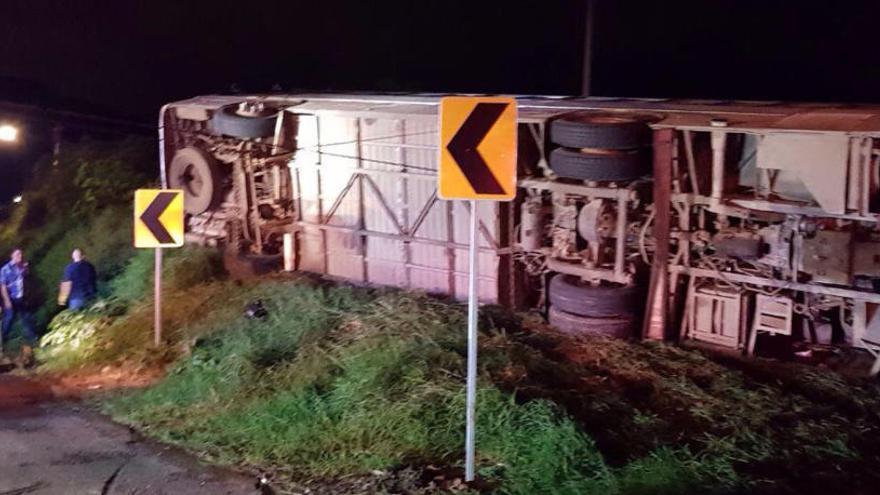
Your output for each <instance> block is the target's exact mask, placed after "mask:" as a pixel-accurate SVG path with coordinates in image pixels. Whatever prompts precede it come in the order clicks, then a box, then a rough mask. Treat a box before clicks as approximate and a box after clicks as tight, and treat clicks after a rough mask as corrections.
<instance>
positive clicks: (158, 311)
mask: <svg viewBox="0 0 880 495" xmlns="http://www.w3.org/2000/svg"><path fill="white" fill-rule="evenodd" d="M183 212H184V207H183V191H179V190H167V189H138V190H137V191H135V193H134V247H136V248H152V249H154V250H155V253H156V256H155V264H154V269H153V299H154V302H155V307H154V308H153V325H154V326H153V343H154V344H155V345H156V347H160V346H161V345H162V249H164V248H175V247H181V246H183V234H184V214H183Z"/></svg>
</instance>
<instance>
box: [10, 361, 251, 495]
mask: <svg viewBox="0 0 880 495" xmlns="http://www.w3.org/2000/svg"><path fill="white" fill-rule="evenodd" d="M94 385H96V383H91V384H89V385H86V387H85V390H88V389H89V386H94ZM102 386H103V385H102ZM53 389H55V391H57V392H61V394H62V395H64V396H66V397H67V398H68V399H69V398H70V396H71V395H73V393H74V391H75V389H76V387H74V386H73V385H72V384H71V383H67V384H63V383H61V384H59V383H58V382H55V383H53V382H51V381H50V382H45V381H38V380H34V379H30V378H27V377H21V376H14V375H10V374H0V459H3V462H0V494H2V495H13V494H15V495H24V494H38V495H54V494H58V495H62V494H63V495H69V494H102V495H104V494H119V495H122V494H125V495H134V494H150V495H154V494H155V495H160V494H169V495H171V494H183V493H186V494H196V495H197V494H204V495H209V494H210V495H217V494H251V493H260V491H258V490H257V488H256V486H255V478H251V477H249V476H244V475H241V474H236V473H232V472H228V471H225V470H221V469H217V468H213V467H209V466H205V465H203V464H200V463H199V462H198V461H197V460H196V459H194V458H193V457H192V456H189V455H186V454H184V453H182V452H180V451H178V450H177V449H173V448H170V447H166V446H161V445H158V444H155V443H153V442H149V441H146V440H144V439H143V438H141V437H140V436H139V435H137V434H136V433H134V432H132V431H130V430H129V429H128V428H126V427H123V426H120V425H117V424H115V423H113V422H111V421H109V420H108V419H106V418H105V417H103V416H100V415H98V414H97V413H95V412H92V411H89V410H88V409H86V408H83V407H82V406H81V405H80V404H77V403H76V402H71V401H69V400H67V401H59V400H58V396H57V394H56V392H53Z"/></svg>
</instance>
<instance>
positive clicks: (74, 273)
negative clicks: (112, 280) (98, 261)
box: [58, 248, 98, 311]
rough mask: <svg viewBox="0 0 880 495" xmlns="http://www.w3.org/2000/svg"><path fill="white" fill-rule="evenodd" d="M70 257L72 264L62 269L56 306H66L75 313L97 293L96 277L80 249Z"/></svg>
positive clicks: (93, 269)
mask: <svg viewBox="0 0 880 495" xmlns="http://www.w3.org/2000/svg"><path fill="white" fill-rule="evenodd" d="M70 257H71V259H73V263H71V264H69V265H67V267H66V268H65V269H64V277H63V278H62V279H61V289H60V290H59V294H58V304H60V305H61V306H64V305H65V304H67V307H68V308H70V309H71V310H73V311H76V310H79V309H82V308H83V307H85V306H86V305H88V304H89V303H90V302H91V300H92V298H93V297H95V294H97V293H98V288H97V284H96V282H95V280H96V278H97V276H96V273H95V265H93V264H91V263H89V262H88V261H86V259H85V256H84V255H83V252H82V249H79V248H76V249H74V250H73V253H71V255H70Z"/></svg>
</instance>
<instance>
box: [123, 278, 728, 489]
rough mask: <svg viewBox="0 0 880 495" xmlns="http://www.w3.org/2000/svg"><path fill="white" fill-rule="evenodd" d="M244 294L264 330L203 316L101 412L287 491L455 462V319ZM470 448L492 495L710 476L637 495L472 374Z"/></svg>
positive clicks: (285, 292) (581, 443) (448, 314)
mask: <svg viewBox="0 0 880 495" xmlns="http://www.w3.org/2000/svg"><path fill="white" fill-rule="evenodd" d="M244 292H245V293H242V294H238V295H236V296H235V297H232V298H230V302H234V303H236V305H238V304H241V302H242V301H246V300H250V299H254V298H261V299H264V300H265V303H266V305H267V307H268V309H269V317H268V318H267V319H266V320H265V321H259V320H249V319H245V318H243V317H242V316H240V315H236V314H234V312H230V311H228V310H223V311H220V312H218V313H217V314H214V315H210V316H208V317H207V319H206V320H204V321H202V322H200V323H198V324H196V325H193V326H192V327H191V328H189V329H187V330H186V333H187V334H188V335H201V336H202V337H199V338H196V340H195V342H194V344H193V349H192V355H191V356H190V357H189V358H188V359H185V360H183V361H181V362H180V363H179V364H178V365H177V367H176V368H175V369H174V371H173V372H172V373H170V375H169V376H168V378H167V379H166V380H165V381H164V382H162V383H161V384H159V385H157V386H155V387H153V388H151V389H149V390H146V391H143V392H138V393H134V394H130V395H126V396H123V397H120V398H116V399H114V400H112V401H110V402H109V403H107V409H108V411H109V412H111V413H112V414H113V415H114V416H115V417H116V418H118V419H120V420H122V421H125V422H129V423H132V424H136V425H138V426H139V427H142V428H145V429H146V430H147V431H149V432H151V433H152V434H154V435H156V436H158V437H160V438H162V439H164V440H166V441H170V442H174V443H178V444H182V445H185V446H187V447H189V448H193V449H197V450H199V451H201V452H204V453H205V454H206V455H208V456H210V457H212V458H214V459H215V460H218V461H221V462H227V463H245V464H251V465H258V466H261V467H263V468H271V469H273V470H275V471H276V472H280V473H286V474H287V475H288V476H291V477H294V478H301V477H314V476H329V477H334V476H347V475H351V474H358V473H361V474H363V473H369V472H370V471H372V470H377V469H379V470H387V469H394V468H396V467H401V466H406V465H416V466H419V465H426V464H432V463H439V464H453V465H458V464H459V463H460V456H461V446H462V439H463V436H464V430H463V418H464V406H465V404H464V394H463V388H462V384H463V376H464V349H465V343H464V341H463V339H462V334H463V332H461V331H460V330H461V328H462V325H463V319H462V312H461V311H459V310H458V309H457V308H454V307H450V306H448V305H445V304H441V303H438V302H436V301H433V300H430V299H427V298H424V297H418V296H412V295H403V294H397V293H389V294H381V295H378V296H369V295H367V294H365V293H363V292H360V291H354V290H351V289H344V288H337V289H325V288H316V287H311V286H306V285H302V284H296V283H285V282H274V283H264V284H263V285H261V286H256V287H251V288H248V289H246V291H244ZM227 306H228V305H227ZM240 307H241V306H237V307H236V309H239V308H240ZM477 435H478V439H479V458H478V463H479V466H480V474H481V475H482V476H484V477H486V478H488V479H490V480H495V482H496V483H498V488H497V490H496V491H497V492H499V493H511V494H533V493H559V494H569V493H571V494H580V493H664V492H662V491H659V492H658V491H656V490H657V489H660V490H662V489H663V487H664V486H679V485H680V484H681V482H682V480H683V479H687V480H688V482H689V483H690V484H691V486H708V481H709V480H711V481H715V480H714V478H712V477H713V476H715V475H716V474H717V473H714V472H713V473H709V472H705V471H698V470H695V469H694V468H693V464H694V458H693V457H692V456H689V455H687V453H683V454H681V455H678V456H677V457H667V458H664V459H663V461H664V462H663V463H662V470H663V471H665V472H671V473H673V474H668V475H667V477H666V478H665V479H664V478H662V477H659V476H658V477H655V478H656V480H657V483H658V484H657V485H656V486H653V487H651V489H650V490H645V487H644V486H643V485H645V484H642V485H639V483H638V480H639V479H644V478H646V477H648V476H650V475H649V474H645V473H646V472H647V470H648V468H647V467H643V468H641V469H637V468H636V467H633V468H632V470H631V471H618V470H615V469H612V468H609V467H608V466H607V465H606V464H605V462H604V460H603V458H602V456H601V454H600V453H599V451H598V449H597V448H596V446H595V445H594V444H593V442H592V440H591V439H590V438H589V437H588V436H586V435H585V434H584V433H583V432H582V431H581V430H580V428H579V427H578V426H577V425H576V424H575V423H574V422H573V421H572V420H571V419H569V418H567V417H566V416H565V415H564V414H562V413H561V412H560V411H559V410H558V409H557V407H556V406H555V405H554V404H552V403H550V402H547V401H543V400H535V401H529V402H526V403H522V404H521V403H518V402H517V401H516V400H515V396H514V395H511V394H507V393H503V392H501V391H500V390H498V389H497V388H495V386H494V385H493V384H492V383H491V382H490V381H489V380H488V379H487V377H486V375H485V374H484V375H483V378H482V379H481V383H480V392H479V410H478V424H477ZM642 464H643V465H644V466H654V467H655V468H656V466H658V465H660V463H659V462H655V461H652V460H651V459H648V460H645V461H644V462H643V463H642ZM655 470H656V471H660V470H661V469H660V468H656V469H655ZM630 478H632V479H630ZM670 490H671V488H670ZM667 493H671V492H669V491H667Z"/></svg>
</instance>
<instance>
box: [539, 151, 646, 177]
mask: <svg viewBox="0 0 880 495" xmlns="http://www.w3.org/2000/svg"><path fill="white" fill-rule="evenodd" d="M550 169H551V170H553V172H554V173H555V174H556V175H557V176H559V177H562V178H566V179H579V180H590V181H597V182H602V181H628V180H635V179H638V178H640V177H643V176H645V175H647V174H649V173H650V161H649V160H648V159H647V155H646V154H644V153H641V152H638V151H633V152H624V153H611V154H606V153H584V152H581V151H579V150H572V149H568V148H557V149H555V150H553V151H552V152H551V153H550Z"/></svg>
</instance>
